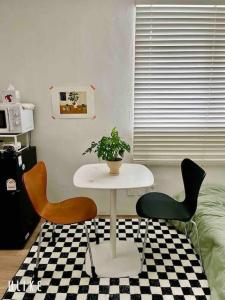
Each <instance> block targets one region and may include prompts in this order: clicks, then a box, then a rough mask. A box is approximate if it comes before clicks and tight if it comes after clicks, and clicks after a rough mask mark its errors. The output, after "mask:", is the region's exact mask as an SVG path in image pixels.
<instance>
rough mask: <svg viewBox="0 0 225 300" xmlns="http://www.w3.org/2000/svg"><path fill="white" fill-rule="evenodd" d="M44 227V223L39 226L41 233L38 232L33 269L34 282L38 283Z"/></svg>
mask: <svg viewBox="0 0 225 300" xmlns="http://www.w3.org/2000/svg"><path fill="white" fill-rule="evenodd" d="M44 225H45V223H43V224H42V225H41V231H40V233H39V237H38V250H37V258H36V266H35V268H34V273H33V280H34V282H37V281H38V266H39V262H40V251H41V241H42V233H43V227H44Z"/></svg>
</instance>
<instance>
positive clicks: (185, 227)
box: [184, 222, 188, 239]
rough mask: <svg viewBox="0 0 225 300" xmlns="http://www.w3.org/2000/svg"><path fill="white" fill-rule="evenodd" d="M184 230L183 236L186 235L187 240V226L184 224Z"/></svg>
mask: <svg viewBox="0 0 225 300" xmlns="http://www.w3.org/2000/svg"><path fill="white" fill-rule="evenodd" d="M184 230H185V235H186V238H187V239H188V233H187V226H186V222H185V223H184Z"/></svg>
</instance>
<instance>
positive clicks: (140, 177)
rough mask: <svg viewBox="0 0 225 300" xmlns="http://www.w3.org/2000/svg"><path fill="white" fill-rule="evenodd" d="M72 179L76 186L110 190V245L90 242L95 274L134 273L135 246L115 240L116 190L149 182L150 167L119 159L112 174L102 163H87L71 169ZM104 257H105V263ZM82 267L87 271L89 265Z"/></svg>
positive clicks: (136, 267) (150, 181)
mask: <svg viewBox="0 0 225 300" xmlns="http://www.w3.org/2000/svg"><path fill="white" fill-rule="evenodd" d="M73 183H74V185H75V186H77V187H80V188H88V189H103V190H110V246H109V245H108V243H107V242H103V243H100V244H99V245H94V247H93V246H92V248H94V249H93V258H94V263H95V266H96V272H97V274H98V275H99V276H106V277H118V276H119V277H120V276H131V275H132V276H133V275H134V273H135V274H136V275H137V274H138V271H139V266H140V260H139V254H138V250H137V247H135V244H134V243H131V242H126V241H117V240H116V202H117V190H121V189H132V188H142V187H149V186H151V185H153V183H154V177H153V175H152V173H151V171H150V170H149V169H148V168H147V167H145V166H143V165H140V164H127V163H123V164H122V166H121V168H120V174H119V175H117V176H112V175H110V174H109V169H108V166H107V165H106V164H105V163H98V164H87V165H83V166H82V167H80V168H79V169H78V170H77V171H76V172H75V174H74V177H73ZM109 247H110V248H111V255H110V253H109V250H108V248H109ZM126 251H127V255H126ZM134 252H135V253H134ZM104 256H105V257H104ZM104 258H105V261H107V264H106V265H105V264H104ZM86 261H88V259H86ZM110 263H111V265H110ZM88 264H89V262H88ZM86 269H87V271H88V269H89V267H88V268H86ZM110 270H111V271H110ZM88 273H89V272H88ZM99 273H101V274H99ZM114 274H115V276H113V275H114Z"/></svg>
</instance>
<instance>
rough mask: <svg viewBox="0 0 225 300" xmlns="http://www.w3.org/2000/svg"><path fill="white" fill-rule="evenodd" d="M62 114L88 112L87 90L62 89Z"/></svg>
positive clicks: (60, 94)
mask: <svg viewBox="0 0 225 300" xmlns="http://www.w3.org/2000/svg"><path fill="white" fill-rule="evenodd" d="M58 96H59V106H60V114H87V92H86V91H76V90H71V91H60V92H59V95H58Z"/></svg>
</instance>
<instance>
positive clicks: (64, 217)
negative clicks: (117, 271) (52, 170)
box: [23, 161, 99, 281]
mask: <svg viewBox="0 0 225 300" xmlns="http://www.w3.org/2000/svg"><path fill="white" fill-rule="evenodd" d="M23 183H24V186H25V188H26V191H27V194H28V196H29V198H30V200H31V202H32V205H33V207H34V209H35V210H36V212H37V214H38V215H39V216H40V217H41V218H43V219H45V221H47V222H51V223H52V224H53V235H52V239H53V242H54V241H55V226H56V224H62V225H65V224H73V223H83V224H84V227H85V232H86V237H87V245H88V249H89V254H90V261H91V270H92V276H93V277H94V278H96V277H97V275H96V273H95V267H94V264H93V258H92V253H91V247H90V240H89V235H88V229H87V226H86V224H85V221H90V220H93V219H95V217H96V215H97V207H96V204H95V203H94V201H93V200H92V199H90V198H87V197H77V198H70V199H66V200H64V201H62V202H58V203H50V202H48V199H47V195H46V188H47V172H46V167H45V164H44V162H43V161H40V162H38V163H37V164H36V165H35V166H34V167H33V168H32V169H31V170H29V171H28V172H26V173H24V174H23ZM43 225H44V224H43ZM43 225H42V226H41V231H40V234H39V240H38V251H37V259H36V267H35V269H34V276H33V278H34V280H35V281H37V280H38V266H39V261H40V248H41V240H42V229H43ZM94 225H95V233H96V243H97V244H98V243H99V238H98V233H97V226H96V222H95V220H94Z"/></svg>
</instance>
